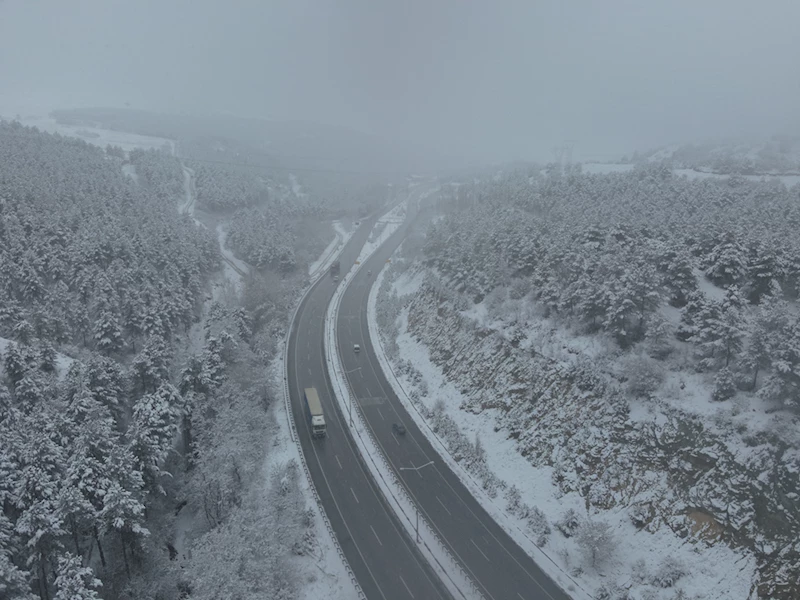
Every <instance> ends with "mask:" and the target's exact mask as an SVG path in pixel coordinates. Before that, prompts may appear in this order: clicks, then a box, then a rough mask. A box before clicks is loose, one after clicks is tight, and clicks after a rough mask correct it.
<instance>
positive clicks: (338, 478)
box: [287, 219, 450, 600]
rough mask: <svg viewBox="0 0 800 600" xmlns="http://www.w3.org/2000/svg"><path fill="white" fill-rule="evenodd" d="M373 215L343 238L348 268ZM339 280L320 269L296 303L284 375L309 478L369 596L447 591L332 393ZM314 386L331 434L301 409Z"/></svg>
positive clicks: (391, 599)
mask: <svg viewBox="0 0 800 600" xmlns="http://www.w3.org/2000/svg"><path fill="white" fill-rule="evenodd" d="M373 223H374V219H371V220H369V221H368V222H365V223H364V224H363V225H362V226H361V227H360V228H359V229H358V230H357V232H356V233H355V234H354V235H353V237H352V238H351V240H350V242H349V243H348V244H347V245H346V246H345V248H344V249H343V251H342V253H341V255H340V261H341V264H342V269H343V272H346V271H347V269H349V266H350V265H352V264H353V263H354V262H355V260H356V259H357V257H358V254H359V252H360V249H361V247H362V246H363V244H364V243H365V242H366V239H367V237H368V235H369V232H370V230H371V228H372V224H373ZM335 286H336V283H335V282H334V281H333V279H332V277H329V276H325V277H323V278H322V279H321V280H320V281H319V282H318V283H317V284H316V285H315V286H314V288H313V289H312V291H311V292H310V293H309V294H308V295H307V296H306V298H305V300H304V301H303V303H302V305H301V307H300V308H299V310H298V312H297V315H296V318H295V321H294V323H293V324H292V330H291V333H290V336H289V348H288V356H289V362H288V364H287V382H288V384H289V394H290V400H291V410H292V414H293V415H294V419H295V422H296V424H297V432H298V438H299V440H300V444H301V448H302V450H303V454H304V456H305V458H306V462H307V464H308V468H309V471H310V473H311V478H312V480H313V481H314V485H315V487H316V489H317V492H318V494H319V496H320V499H321V501H322V504H323V506H324V508H325V512H326V514H327V516H328V519H329V521H330V522H331V526H332V528H333V530H334V532H335V534H336V537H337V539H338V540H339V543H340V546H341V548H342V551H343V552H344V554H345V556H346V557H347V560H348V562H349V564H350V567H351V569H352V570H353V572H354V574H355V576H356V578H357V579H358V581H359V583H360V585H361V588H362V590H363V591H364V593H365V594H366V596H367V598H369V599H370V600H373V599H375V600H378V599H383V600H406V599H408V598H409V597H414V598H425V599H428V598H430V599H432V600H435V599H442V600H445V599H448V598H450V595H449V594H448V592H447V591H446V590H445V588H444V587H443V585H442V584H441V582H440V581H439V579H438V577H437V576H436V575H435V573H434V572H433V570H432V569H431V568H430V566H429V565H428V563H427V561H426V560H425V559H424V557H423V556H422V555H421V554H420V552H419V551H418V549H417V548H416V545H415V542H414V540H413V539H411V538H409V536H408V535H407V533H406V531H405V530H404V529H403V527H402V526H401V524H400V523H399V522H398V520H397V518H396V516H395V515H394V513H393V511H392V510H391V508H390V507H389V506H388V505H387V504H386V502H385V500H384V498H383V496H382V495H381V492H380V490H379V489H378V488H377V486H376V485H375V483H374V481H373V480H372V477H371V476H370V474H369V472H368V470H367V469H366V466H365V465H364V464H363V462H362V459H361V456H360V455H359V453H358V450H357V449H356V447H355V445H354V444H353V441H352V439H351V437H350V433H349V430H348V429H347V427H346V423H345V422H344V420H343V419H344V418H345V417H343V415H341V414H340V411H339V409H338V404H337V403H336V402H335V401H333V396H332V387H331V383H330V380H329V377H328V372H327V368H326V366H325V356H324V350H323V336H324V331H323V325H324V324H323V320H322V319H321V318H319V315H324V314H325V311H326V308H327V305H328V303H329V301H330V299H331V297H332V295H333V292H334V290H335ZM312 386H313V387H316V388H317V391H318V392H319V396H320V401H321V403H322V406H323V411H324V413H325V417H326V422H327V428H328V435H327V437H326V438H323V439H314V438H313V437H312V436H311V431H310V427H309V425H308V423H307V421H306V418H305V414H304V411H303V402H304V400H303V389H304V388H306V387H312Z"/></svg>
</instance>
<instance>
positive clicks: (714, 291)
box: [692, 269, 725, 302]
mask: <svg viewBox="0 0 800 600" xmlns="http://www.w3.org/2000/svg"><path fill="white" fill-rule="evenodd" d="M692 271H693V272H694V276H695V277H696V278H697V287H698V288H699V289H700V291H701V292H703V294H705V295H706V296H707V297H708V299H709V300H714V301H716V302H722V301H723V300H724V299H725V290H724V289H722V288H721V287H717V286H716V285H714V284H713V283H711V282H710V281H709V280H708V279H706V276H705V274H704V273H703V272H702V271H701V270H700V269H692Z"/></svg>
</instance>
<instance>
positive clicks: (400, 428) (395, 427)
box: [392, 423, 406, 435]
mask: <svg viewBox="0 0 800 600" xmlns="http://www.w3.org/2000/svg"><path fill="white" fill-rule="evenodd" d="M392 431H394V432H395V433H396V434H397V435H405V433H406V427H405V425H403V424H402V423H392Z"/></svg>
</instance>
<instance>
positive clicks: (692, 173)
mask: <svg viewBox="0 0 800 600" xmlns="http://www.w3.org/2000/svg"><path fill="white" fill-rule="evenodd" d="M670 156H672V152H667V151H660V152H658V153H656V154H654V155H653V156H652V157H651V158H650V160H651V161H658V160H663V159H665V158H669V157H670ZM658 157H661V158H658ZM634 166H635V165H632V164H627V163H583V164H582V165H581V169H582V171H583V172H584V173H589V174H598V175H607V174H609V173H624V172H626V171H630V170H631V169H633V168H634ZM673 173H675V175H677V176H679V177H680V176H685V177H687V178H689V179H709V178H713V179H727V178H728V177H729V175H727V174H724V173H709V172H708V171H698V170H696V169H674V170H673ZM744 178H745V179H749V180H750V181H762V180H766V181H771V180H778V181H780V182H782V183H783V184H784V185H785V186H786V187H787V188H791V187H792V186H794V185H797V184H798V183H800V175H781V174H777V173H775V174H773V173H765V174H763V175H744Z"/></svg>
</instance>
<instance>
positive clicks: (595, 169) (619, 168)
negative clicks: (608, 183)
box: [581, 163, 633, 175]
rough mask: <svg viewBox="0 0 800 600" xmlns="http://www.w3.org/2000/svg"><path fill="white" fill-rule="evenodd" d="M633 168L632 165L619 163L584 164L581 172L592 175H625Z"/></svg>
mask: <svg viewBox="0 0 800 600" xmlns="http://www.w3.org/2000/svg"><path fill="white" fill-rule="evenodd" d="M632 168H633V165H631V164H617V163H583V164H582V165H581V170H582V171H583V172H584V173H590V174H592V175H595V174H596V175H607V174H609V173H624V172H626V171H630V170H631V169H632Z"/></svg>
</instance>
